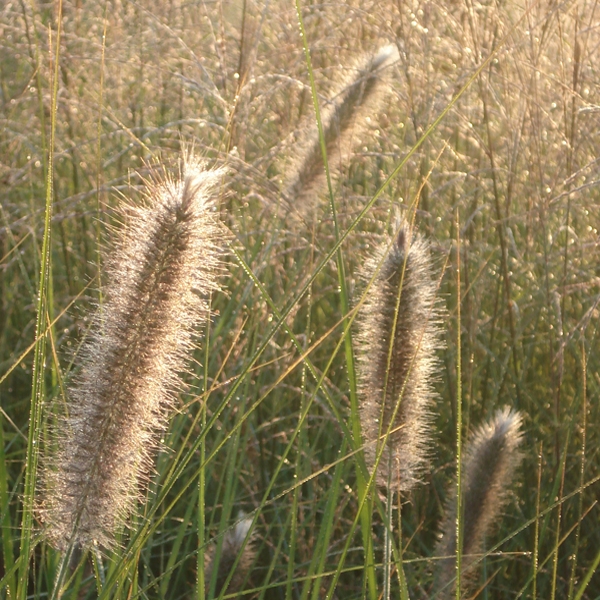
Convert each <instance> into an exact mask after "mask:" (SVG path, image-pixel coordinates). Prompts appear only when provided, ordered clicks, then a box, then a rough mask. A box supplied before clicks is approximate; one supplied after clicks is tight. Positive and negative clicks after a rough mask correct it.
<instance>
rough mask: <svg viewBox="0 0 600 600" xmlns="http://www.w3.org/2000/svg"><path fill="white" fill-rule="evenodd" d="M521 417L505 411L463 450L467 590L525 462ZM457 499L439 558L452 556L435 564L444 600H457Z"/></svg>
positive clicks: (448, 517)
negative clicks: (516, 472)
mask: <svg viewBox="0 0 600 600" xmlns="http://www.w3.org/2000/svg"><path fill="white" fill-rule="evenodd" d="M521 422H522V417H521V415H520V413H518V412H516V411H513V410H511V409H510V408H508V407H505V408H503V409H501V410H498V411H497V412H496V414H495V416H494V418H493V419H492V420H491V421H490V422H488V423H485V424H484V425H482V426H481V427H480V428H479V429H478V430H477V431H476V432H475V434H474V435H473V436H472V438H471V440H470V441H469V443H468V444H467V446H466V448H465V458H464V460H463V469H462V496H463V499H462V507H463V515H462V527H463V535H462V537H463V549H462V555H463V558H462V571H463V572H464V576H461V580H462V582H463V587H464V588H465V589H466V588H467V587H468V585H469V580H470V579H472V577H471V576H472V573H473V571H474V568H475V565H476V563H477V562H478V560H479V558H480V556H479V555H480V554H481V552H482V551H483V550H484V541H485V538H486V536H487V535H489V534H490V533H491V532H492V531H493V529H494V527H496V526H497V525H498V524H499V522H500V518H501V514H502V509H503V508H504V506H505V505H506V503H507V502H508V500H509V495H510V486H511V483H512V481H513V479H514V477H515V471H516V470H517V469H518V467H519V465H520V463H521V460H522V458H523V456H522V453H521V451H520V445H521V441H522V434H521V432H520V428H521ZM455 554H456V500H455V498H452V499H451V500H449V501H448V505H447V510H446V516H445V518H444V521H443V524H442V537H441V539H440V541H439V543H438V545H437V549H436V556H441V557H448V558H446V559H443V560H440V561H439V562H438V563H437V565H436V590H439V591H441V595H440V597H441V598H445V597H448V598H450V597H454V594H455V592H454V587H455V585H454V584H453V581H454V580H455V578H456V568H455V564H456V562H455V558H454V555H455Z"/></svg>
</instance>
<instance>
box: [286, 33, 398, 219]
mask: <svg viewBox="0 0 600 600" xmlns="http://www.w3.org/2000/svg"><path fill="white" fill-rule="evenodd" d="M397 60H398V49H397V48H396V46H394V45H388V46H384V47H383V48H380V49H379V50H378V51H377V53H376V54H374V55H368V56H365V57H363V58H362V59H361V60H360V61H359V62H358V63H357V64H356V65H355V66H354V68H352V69H351V70H350V71H351V73H350V76H349V77H347V78H346V79H344V80H343V81H342V82H341V83H340V85H339V86H338V91H337V93H336V94H335V95H334V98H333V100H331V101H330V102H329V103H328V104H327V105H326V106H325V107H324V108H323V109H322V110H321V124H322V127H323V137H324V138H325V145H326V148H327V157H328V162H329V164H330V166H335V165H336V164H339V163H340V162H341V160H342V159H343V158H345V157H346V156H348V154H349V153H350V152H351V151H352V148H353V147H354V146H355V145H356V143H357V142H360V139H361V133H362V132H363V131H364V127H365V124H366V122H367V117H369V116H370V115H372V114H373V113H374V112H376V111H377V109H378V107H379V104H380V101H381V99H382V98H383V97H384V95H385V92H386V90H387V89H388V87H389V73H390V67H391V65H392V64H393V63H394V62H396V61H397ZM311 119H312V120H313V121H314V115H313V116H311ZM303 131H305V132H306V134H304V135H303V137H301V139H300V140H299V141H298V143H297V144H296V146H295V147H294V153H295V156H297V159H296V160H295V161H293V162H292V165H291V166H290V167H289V168H286V171H287V177H286V180H285V187H284V191H283V195H284V198H285V199H286V201H287V202H288V203H289V204H290V206H292V207H293V208H294V209H296V210H300V211H301V212H304V211H306V208H310V207H311V206H312V205H313V203H312V202H311V200H312V199H314V197H315V196H316V195H317V193H318V190H319V188H321V186H322V185H323V184H324V182H325V170H324V167H323V156H322V152H321V142H320V139H319V133H318V131H317V128H316V127H315V126H314V123H310V124H306V125H305V127H304V128H303ZM298 207H300V208H299V209H298Z"/></svg>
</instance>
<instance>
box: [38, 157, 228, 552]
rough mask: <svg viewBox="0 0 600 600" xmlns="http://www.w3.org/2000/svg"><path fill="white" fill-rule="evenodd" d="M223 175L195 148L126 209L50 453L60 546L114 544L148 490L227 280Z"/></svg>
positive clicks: (49, 509)
mask: <svg viewBox="0 0 600 600" xmlns="http://www.w3.org/2000/svg"><path fill="white" fill-rule="evenodd" d="M222 175H223V172H222V171H219V170H214V171H208V170H205V169H204V168H203V166H202V164H200V163H198V162H197V161H196V160H194V159H193V158H191V157H188V158H187V159H186V161H185V163H184V165H183V170H182V173H181V175H180V177H179V178H178V179H174V180H172V179H166V180H163V181H159V182H155V183H152V184H149V185H148V188H147V191H146V199H145V202H144V204H143V205H141V206H129V207H127V209H126V210H124V211H123V217H124V220H125V225H124V226H123V227H122V229H121V231H120V233H119V234H118V236H117V239H116V243H115V247H114V250H113V252H112V254H111V255H110V256H109V257H108V259H107V269H106V270H107V273H106V275H105V276H104V277H103V281H106V287H105V289H104V290H103V291H104V299H105V301H104V304H103V306H102V307H101V309H100V310H99V311H98V313H97V314H96V317H95V320H94V327H93V333H92V335H91V337H90V340H89V341H88V342H87V344H86V346H85V348H84V350H83V353H82V361H81V362H82V364H81V371H80V373H79V375H78V376H77V378H76V381H75V383H74V384H73V386H72V387H71V389H70V390H69V403H68V410H67V411H66V412H67V414H66V415H65V416H64V418H63V419H62V421H61V423H60V426H59V428H58V431H57V447H58V450H57V453H56V455H55V456H52V457H50V458H49V459H48V461H47V463H48V468H47V472H46V476H45V487H46V495H45V499H44V504H43V507H42V516H43V519H44V521H45V525H46V534H47V536H48V538H49V540H50V541H51V543H53V544H54V545H55V546H57V547H58V548H61V549H66V548H69V547H70V548H75V547H79V548H87V547H90V546H91V545H100V546H103V547H110V546H112V545H113V544H114V536H115V533H116V531H117V530H118V529H119V528H120V527H121V526H122V524H123V523H124V521H125V520H126V518H127V516H128V515H129V514H130V513H131V512H132V510H133V509H134V507H135V504H136V502H137V501H138V499H140V496H141V493H142V492H143V490H144V487H145V483H146V481H147V479H148V474H149V472H150V471H151V468H152V463H153V456H154V453H155V452H156V450H157V446H158V440H159V438H160V433H161V432H163V431H164V430H165V428H166V426H167V423H168V417H169V413H170V411H171V409H172V407H173V404H174V401H175V397H176V393H177V392H178V391H179V390H180V388H181V387H182V383H181V380H180V373H181V372H182V371H183V370H184V369H185V367H186V364H187V361H188V358H189V355H190V353H191V351H192V350H193V348H194V339H193V338H194V335H195V332H196V331H197V329H198V326H200V325H201V324H202V323H204V322H206V320H207V319H208V318H209V306H208V303H207V298H208V296H209V294H210V293H211V292H212V291H214V290H216V289H217V282H216V278H217V272H218V270H219V255H220V253H221V247H222V240H223V233H222V229H221V228H220V226H219V224H218V223H217V221H216V219H215V213H214V212H213V209H214V203H215V190H216V186H217V185H218V184H219V181H220V179H221V177H222Z"/></svg>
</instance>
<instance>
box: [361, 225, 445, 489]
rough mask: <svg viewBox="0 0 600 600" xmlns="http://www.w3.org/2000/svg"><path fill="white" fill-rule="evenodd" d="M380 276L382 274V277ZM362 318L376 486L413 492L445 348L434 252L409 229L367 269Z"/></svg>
mask: <svg viewBox="0 0 600 600" xmlns="http://www.w3.org/2000/svg"><path fill="white" fill-rule="evenodd" d="M378 269H379V270H378ZM373 276H374V280H373V283H372V285H371V287H370V289H368V290H367V291H366V294H367V300H366V301H365V303H364V305H363V307H362V309H361V312H360V315H359V317H360V331H359V343H360V344H361V348H360V355H359V373H360V392H361V426H362V431H363V436H364V441H365V456H366V459H367V464H368V465H369V466H370V467H371V469H373V468H374V466H375V463H376V460H377V456H378V455H379V454H380V453H381V452H382V453H381V459H380V462H379V466H378V470H377V482H378V484H379V485H380V486H381V487H383V488H388V487H389V486H390V485H391V486H392V487H393V489H395V490H396V491H408V490H410V489H411V488H412V487H413V486H414V485H415V483H416V482H417V481H418V480H419V476H420V473H421V471H422V469H423V467H424V465H425V463H426V461H427V454H428V447H429V436H428V428H429V413H430V405H431V403H432V400H433V389H432V378H433V375H434V373H435V369H436V366H437V360H436V355H435V351H436V349H437V348H438V347H439V346H440V340H439V329H438V324H437V321H438V310H437V308H436V282H435V281H434V279H433V277H432V265H431V259H430V256H429V248H428V245H427V243H426V242H425V240H424V239H423V238H422V237H421V236H419V235H417V234H412V233H411V231H410V228H409V225H408V224H407V223H406V222H404V223H402V224H401V226H400V227H399V229H398V231H397V233H396V236H395V238H394V239H393V240H391V239H389V238H387V239H385V240H384V242H383V243H382V244H381V245H380V247H379V249H378V250H377V252H376V253H375V255H374V256H373V258H372V259H371V260H370V261H369V262H368V263H367V265H366V268H365V278H366V279H367V281H370V280H371V279H372V278H373Z"/></svg>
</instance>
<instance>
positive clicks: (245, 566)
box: [205, 515, 256, 597]
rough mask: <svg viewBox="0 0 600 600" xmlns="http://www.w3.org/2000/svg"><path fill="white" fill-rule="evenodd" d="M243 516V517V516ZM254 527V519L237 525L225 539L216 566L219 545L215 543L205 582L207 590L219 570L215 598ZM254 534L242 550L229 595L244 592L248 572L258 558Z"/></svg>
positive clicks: (207, 566)
mask: <svg viewBox="0 0 600 600" xmlns="http://www.w3.org/2000/svg"><path fill="white" fill-rule="evenodd" d="M242 516H243V515H242ZM251 526H252V519H251V518H246V519H244V520H242V521H240V522H239V523H237V524H236V525H235V527H234V528H233V529H231V530H229V531H228V532H227V533H226V534H225V536H224V537H223V542H222V545H221V553H220V556H219V560H218V564H217V565H215V563H216V559H217V544H216V542H213V543H212V545H211V547H210V550H209V552H208V553H207V555H206V558H205V562H206V567H205V568H206V572H205V581H206V588H207V591H208V588H209V586H210V581H211V579H212V577H213V571H214V569H215V567H216V568H217V575H216V578H217V579H216V586H215V597H216V596H218V595H219V594H220V593H221V591H223V590H222V588H223V586H224V585H225V582H226V581H227V577H229V574H230V573H231V570H232V569H233V567H234V564H235V561H236V559H237V558H238V554H239V553H240V550H242V546H243V545H244V540H246V537H247V536H248V532H249V531H250V527H251ZM253 542H254V534H251V535H250V539H249V540H248V541H247V542H246V545H245V546H244V548H243V550H242V554H241V556H240V558H239V561H238V563H237V566H236V567H235V573H234V574H233V576H232V577H231V581H230V582H229V585H228V586H227V590H226V592H227V593H228V594H234V593H236V592H240V591H241V590H242V586H243V585H244V582H245V580H246V579H247V577H248V572H249V571H250V568H251V567H252V564H253V563H254V559H255V557H256V551H255V549H254V543H253Z"/></svg>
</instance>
